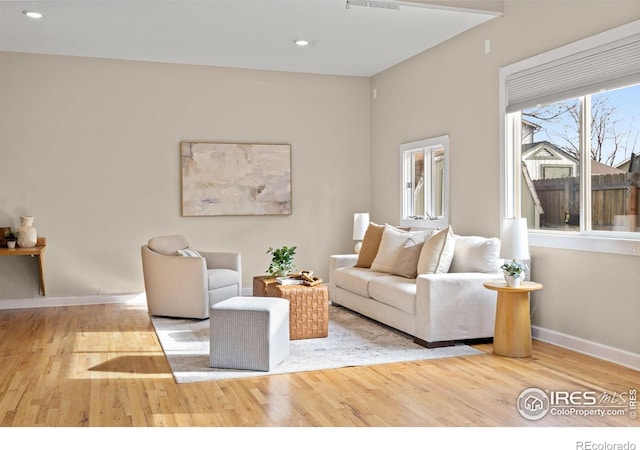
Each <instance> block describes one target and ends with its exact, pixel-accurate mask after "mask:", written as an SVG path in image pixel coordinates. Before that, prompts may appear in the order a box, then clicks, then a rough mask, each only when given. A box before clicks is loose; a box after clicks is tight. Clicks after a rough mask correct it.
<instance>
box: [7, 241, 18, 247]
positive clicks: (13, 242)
mask: <svg viewBox="0 0 640 450" xmlns="http://www.w3.org/2000/svg"><path fill="white" fill-rule="evenodd" d="M7 248H16V241H7Z"/></svg>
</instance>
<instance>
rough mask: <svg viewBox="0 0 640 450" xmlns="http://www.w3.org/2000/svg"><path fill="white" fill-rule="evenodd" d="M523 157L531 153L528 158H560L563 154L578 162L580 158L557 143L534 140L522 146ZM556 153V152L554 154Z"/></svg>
mask: <svg viewBox="0 0 640 450" xmlns="http://www.w3.org/2000/svg"><path fill="white" fill-rule="evenodd" d="M522 153H523V159H524V154H525V153H529V154H528V155H527V156H526V159H560V157H561V156H563V157H565V158H569V159H571V160H572V161H573V162H575V163H577V162H578V158H576V157H575V156H573V155H572V154H571V153H569V152H567V151H565V150H562V149H561V148H560V147H558V146H557V145H554V144H552V143H551V142H549V141H540V142H533V143H531V144H524V145H523V146H522ZM554 153H555V154H554Z"/></svg>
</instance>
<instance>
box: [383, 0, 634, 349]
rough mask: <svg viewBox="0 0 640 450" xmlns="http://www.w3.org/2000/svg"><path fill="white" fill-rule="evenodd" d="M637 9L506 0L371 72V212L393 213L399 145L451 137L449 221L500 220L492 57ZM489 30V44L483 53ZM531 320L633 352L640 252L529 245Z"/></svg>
mask: <svg viewBox="0 0 640 450" xmlns="http://www.w3.org/2000/svg"><path fill="white" fill-rule="evenodd" d="M637 19H640V2H627V1H623V2H614V1H606V2H591V1H589V2H575V1H560V2H559V1H553V2H544V1H534V2H525V1H506V2H504V16H503V17H500V18H497V19H494V20H492V21H490V22H487V23H485V24H483V25H481V26H479V27H476V28H475V29H473V30H471V31H469V32H467V33H464V34H463V35H461V36H458V37H456V38H454V39H452V40H450V41H448V42H446V43H444V44H442V45H440V46H438V47H437V48H434V49H432V50H430V51H427V52H425V53H423V54H421V55H418V56H417V57H414V58H413V59H411V60H409V61H406V62H404V63H402V64H399V65H397V66H395V67H393V68H391V69H389V70H387V71H385V72H383V73H380V74H378V75H377V76H375V77H373V78H372V83H371V85H372V86H371V87H372V89H376V91H377V98H376V99H375V100H372V107H371V117H372V121H371V130H372V131H371V142H372V148H371V179H372V180H374V182H373V183H372V197H371V202H372V211H371V213H372V219H373V220H377V221H379V222H390V223H394V222H397V220H398V219H399V214H400V193H399V177H400V167H399V162H400V158H399V146H400V144H402V143H404V142H410V141H414V140H418V139H424V138H429V137H433V136H437V135H441V134H449V135H450V137H451V223H452V226H453V228H454V231H456V232H458V233H461V234H480V235H486V236H497V235H498V234H499V227H500V219H501V218H500V169H499V167H500V166H499V163H500V148H499V145H500V141H499V138H500V136H499V120H500V118H499V114H498V93H499V85H498V71H499V69H500V67H502V66H505V65H508V64H510V63H513V62H516V61H519V60H522V59H525V58H528V57H531V56H534V55H536V54H539V53H542V52H544V51H547V50H550V49H553V48H556V47H559V46H562V45H564V44H567V43H570V42H573V41H575V40H578V39H581V38H584V37H587V36H590V35H593V34H596V33H598V32H601V31H605V30H607V29H610V28H613V27H615V26H618V25H622V24H624V23H628V22H631V21H633V20H637ZM486 39H491V52H490V53H489V54H485V53H484V45H485V40H486ZM532 255H533V266H534V269H533V278H534V279H535V280H536V281H540V282H542V283H543V284H544V286H545V287H544V289H543V290H542V291H540V292H538V293H535V294H534V295H533V303H534V304H535V305H537V306H536V309H535V311H534V316H533V321H534V324H536V325H538V326H541V327H544V328H548V329H550V330H553V331H556V332H560V333H566V334H569V335H572V336H576V337H580V338H583V339H588V340H591V341H595V342H598V343H601V344H605V345H609V346H612V347H616V348H619V349H623V350H627V351H631V352H634V353H640V331H638V330H640V327H639V326H638V317H640V294H638V292H640V286H639V282H638V275H637V274H638V273H640V258H638V257H631V256H618V255H608V254H602V253H591V252H576V251H561V250H554V249H541V248H532Z"/></svg>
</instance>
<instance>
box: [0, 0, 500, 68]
mask: <svg viewBox="0 0 640 450" xmlns="http://www.w3.org/2000/svg"><path fill="white" fill-rule="evenodd" d="M351 1H352V4H351V5H350V6H349V8H347V7H346V0H322V1H313V0H291V1H270V0H254V1H248V0H234V1H202V0H201V1H186V0H174V1H150V0H144V1H140V0H139V1H121V0H117V1H114V0H111V1H95V0H83V1H58V0H56V1H40V2H31V1H5V0H0V51H11V52H27V53H45V54H53V55H72V56H88V57H98V58H113V59H125V60H140V61H156V62H171V63H180V64H197V65H209V66H221V67H238V68H250V69H265V70H277V71H288V72H303V73H318V74H333V75H351V76H372V75H375V74H376V73H378V72H381V71H383V70H385V69H387V68H389V67H391V66H393V65H395V64H397V63H399V62H402V61H404V60H406V59H408V58H410V57H412V56H414V55H416V54H418V53H421V52H422V51H424V50H426V49H428V48H430V47H433V46H435V45H437V44H439V43H440V42H443V41H445V40H447V39H450V38H451V37H453V36H455V35H457V34H459V33H462V32H464V31H466V30H468V29H470V28H473V27H475V26H477V25H479V24H481V23H483V22H485V21H488V20H491V19H493V18H495V17H497V16H498V15H500V13H499V12H496V11H495V10H477V9H462V8H452V7H450V6H449V5H450V4H453V3H448V2H440V5H439V6H431V5H430V6H427V5H425V4H420V3H407V2H393V1H387V2H384V3H383V2H375V3H381V4H382V6H386V5H393V6H398V7H399V9H390V8H387V7H373V6H358V5H355V4H353V3H364V4H367V3H374V2H367V1H358V2H356V1H354V0H351ZM443 3H444V4H446V6H442V4H443ZM458 3H460V2H458ZM465 3H466V4H468V3H470V2H468V1H467V2H465ZM480 3H482V2H480ZM24 10H36V11H39V12H42V13H43V14H44V17H43V18H41V19H30V18H28V17H27V16H26V15H24V14H23V11H24ZM296 39H305V40H308V41H309V42H310V43H309V45H307V46H306V47H298V46H297V45H295V44H294V40H296Z"/></svg>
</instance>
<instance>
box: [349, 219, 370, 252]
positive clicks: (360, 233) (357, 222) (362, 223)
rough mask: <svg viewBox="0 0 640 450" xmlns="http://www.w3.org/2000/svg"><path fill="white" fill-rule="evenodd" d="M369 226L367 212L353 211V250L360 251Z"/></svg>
mask: <svg viewBox="0 0 640 450" xmlns="http://www.w3.org/2000/svg"><path fill="white" fill-rule="evenodd" d="M368 227H369V213H355V214H354V215H353V240H354V241H357V242H356V247H355V251H356V253H360V248H361V247H362V240H363V239H364V234H365V233H366V231H367V228H368Z"/></svg>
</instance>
